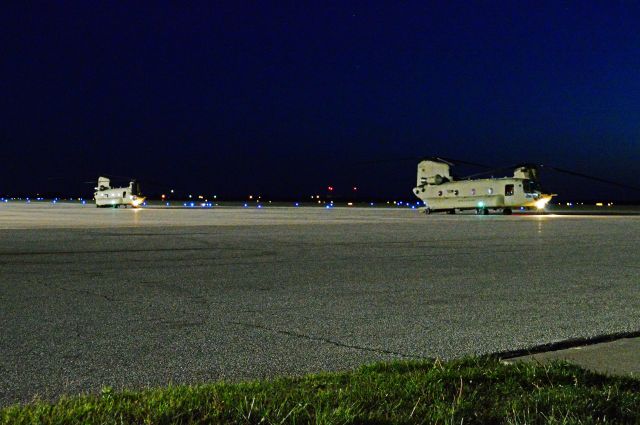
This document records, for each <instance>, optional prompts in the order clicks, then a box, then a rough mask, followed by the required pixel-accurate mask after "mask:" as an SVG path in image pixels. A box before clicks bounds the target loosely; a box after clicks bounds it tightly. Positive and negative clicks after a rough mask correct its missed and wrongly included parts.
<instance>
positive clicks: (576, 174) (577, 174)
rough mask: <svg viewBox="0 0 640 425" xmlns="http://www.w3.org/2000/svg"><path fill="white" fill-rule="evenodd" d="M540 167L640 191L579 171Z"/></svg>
mask: <svg viewBox="0 0 640 425" xmlns="http://www.w3.org/2000/svg"><path fill="white" fill-rule="evenodd" d="M540 166H541V167H544V168H548V169H551V170H553V171H557V172H559V173H564V174H568V175H571V176H576V177H581V178H583V179H589V180H593V181H597V182H600V183H606V184H610V185H612V186H618V187H621V188H624V189H631V190H638V191H640V187H638V186H632V185H628V184H625V183H620V182H616V181H613V180H608V179H603V178H601V177H596V176H591V175H589V174H584V173H580V172H577V171H572V170H567V169H565V168H560V167H554V166H552V165H542V164H541V165H540Z"/></svg>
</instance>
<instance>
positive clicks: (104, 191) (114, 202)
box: [93, 177, 145, 208]
mask: <svg viewBox="0 0 640 425" xmlns="http://www.w3.org/2000/svg"><path fill="white" fill-rule="evenodd" d="M93 197H94V199H95V200H96V207H98V208H107V207H111V208H118V207H120V206H124V207H125V208H126V207H127V206H130V207H133V208H138V207H140V206H141V205H142V203H143V202H144V200H145V198H144V197H143V196H142V195H141V193H140V185H139V184H138V182H137V181H136V180H135V179H134V180H131V181H130V182H129V186H124V187H111V180H110V179H109V178H108V177H98V185H97V186H96V187H95V193H94V194H93Z"/></svg>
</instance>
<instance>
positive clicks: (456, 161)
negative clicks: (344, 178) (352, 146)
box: [357, 156, 491, 168]
mask: <svg viewBox="0 0 640 425" xmlns="http://www.w3.org/2000/svg"><path fill="white" fill-rule="evenodd" d="M425 159H435V160H440V161H444V162H448V163H450V164H451V165H456V164H463V165H469V166H473V167H478V168H491V166H489V165H486V164H479V163H477V162H471V161H465V160H462V159H455V158H448V157H444V156H438V157H424V156H410V157H404V158H388V159H374V160H370V161H360V162H358V163H357V164H358V165H369V164H384V163H393V162H409V161H412V162H415V161H423V160H425Z"/></svg>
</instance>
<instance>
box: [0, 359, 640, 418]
mask: <svg viewBox="0 0 640 425" xmlns="http://www.w3.org/2000/svg"><path fill="white" fill-rule="evenodd" d="M612 421H613V422H615V423H620V422H622V423H640V380H638V379H632V378H622V377H608V376H604V375H600V374H595V373H592V372H589V371H586V370H584V369H581V368H579V367H577V366H572V365H569V364H567V363H553V364H550V365H547V366H542V365H537V364H532V363H518V364H515V365H505V364H502V363H500V362H499V361H498V360H496V359H491V358H480V359H464V360H459V361H453V362H448V363H440V362H437V361H435V362H434V361H419V362H393V363H380V364H374V365H370V366H364V367H361V368H360V369H357V370H356V371H353V372H344V373H323V374H317V375H309V376H306V377H302V378H279V379H274V380H266V381H258V382H249V383H239V384H229V383H215V384H210V385H196V386H170V387H167V388H159V389H149V390H143V391H124V392H115V391H112V390H109V389H105V390H103V391H102V393H101V394H99V395H88V396H77V397H65V398H62V399H61V400H59V401H58V402H57V403H54V404H50V403H45V402H35V403H32V404H27V405H24V406H19V405H16V406H11V407H8V408H5V409H3V410H1V411H0V423H2V424H33V423H38V424H40V423H44V424H76V423H77V424H103V423H118V424H119V423H139V424H172V423H268V424H280V423H309V422H311V423H326V424H329V423H330V424H333V423H337V424H342V423H376V424H383V423H443V424H449V423H451V424H453V423H455V424H460V423H465V424H466V423H496V422H499V423H597V422H612Z"/></svg>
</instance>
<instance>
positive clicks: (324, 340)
mask: <svg viewBox="0 0 640 425" xmlns="http://www.w3.org/2000/svg"><path fill="white" fill-rule="evenodd" d="M227 323H230V324H234V325H240V326H246V327H249V328H254V329H259V330H263V331H269V332H274V333H277V334H281V335H286V336H292V337H295V338H300V339H307V340H310V341H316V342H322V343H325V344H331V345H335V346H337V347H343V348H351V349H354V350H361V351H369V352H374V353H380V354H392V355H394V356H400V357H405V358H413V359H423V358H424V357H422V356H416V355H413V354H406V353H401V352H398V351H392V350H384V349H378V348H371V347H363V346H359V345H351V344H345V343H342V342H339V341H334V340H331V339H327V338H321V337H317V336H311V335H305V334H301V333H298V332H292V331H283V330H280V329H273V328H269V327H267V326H261V325H256V324H254V323H245V322H227Z"/></svg>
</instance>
